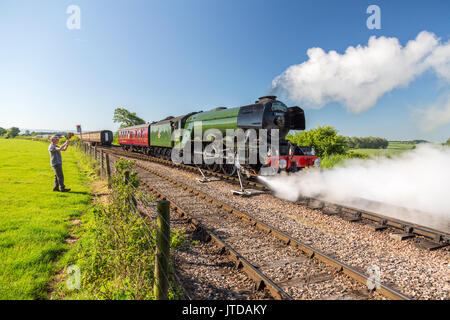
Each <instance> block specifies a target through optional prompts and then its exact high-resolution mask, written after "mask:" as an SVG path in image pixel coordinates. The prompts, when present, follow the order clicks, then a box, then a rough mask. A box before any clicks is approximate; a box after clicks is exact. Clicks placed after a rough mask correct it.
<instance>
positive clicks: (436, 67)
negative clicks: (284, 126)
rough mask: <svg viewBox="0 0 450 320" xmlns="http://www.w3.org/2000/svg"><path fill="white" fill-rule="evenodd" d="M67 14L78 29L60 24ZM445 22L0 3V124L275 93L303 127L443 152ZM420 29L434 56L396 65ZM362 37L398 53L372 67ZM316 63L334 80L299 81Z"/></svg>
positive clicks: (447, 8)
mask: <svg viewBox="0 0 450 320" xmlns="http://www.w3.org/2000/svg"><path fill="white" fill-rule="evenodd" d="M71 5H76V6H78V8H79V9H80V29H69V28H68V27H67V21H68V19H70V18H71V16H72V14H71V13H69V14H68V13H67V12H66V11H67V9H68V7H69V6H71ZM370 5H378V7H379V8H380V12H381V15H380V17H381V18H380V21H381V29H369V28H368V27H367V23H366V21H367V19H368V18H369V17H370V16H371V14H370V13H369V14H368V13H367V12H366V10H367V8H368V7H369V6H370ZM449 12H450V2H449V1H376V0H371V1H364V0H358V1H356V0H348V1H334V0H333V1H331V0H330V1H300V0H297V1H287V0H283V1H261V0H260V1H256V0H244V1H242V0H241V1H235V0H227V1H220V0H213V1H211V0H208V1H207V0H204V1H203V0H202V1H200V0H184V1H182V0H178V1H177V0H167V1H163V0H157V1H151V0H142V1H139V0H128V1H121V0H115V1H106V0H70V1H62V0H41V1H32V0H28V1H25V0H2V1H1V2H0V46H1V50H0V127H6V128H9V127H11V126H18V127H19V128H28V129H53V130H73V129H75V126H76V125H77V124H81V125H82V127H83V130H85V131H88V130H97V129H112V130H115V129H116V128H117V127H118V124H115V123H113V121H112V118H113V113H114V109H115V108H117V107H124V108H127V109H128V110H131V111H133V112H136V113H137V115H138V116H140V117H142V118H143V119H145V120H146V121H155V120H160V119H163V118H165V117H167V116H169V115H173V116H176V115H181V114H186V113H189V112H192V111H200V110H209V109H212V108H215V107H218V106H226V107H234V106H240V105H246V104H250V103H252V102H254V101H255V100H256V99H257V98H258V97H260V96H264V95H267V94H270V93H272V92H274V90H275V89H277V90H278V89H279V88H281V89H280V90H278V91H277V92H276V94H277V95H279V96H280V100H282V101H284V102H285V103H286V104H287V105H288V106H293V105H298V106H300V107H304V109H305V113H306V124H307V129H310V128H314V127H317V126H318V125H331V126H334V127H335V128H336V129H337V130H338V131H339V133H341V134H343V135H346V136H380V137H385V138H387V139H389V140H408V139H426V140H430V141H441V142H443V141H446V140H447V139H448V138H450V118H448V121H447V120H446V119H447V117H450V116H448V114H450V81H449V79H450V78H448V79H447V78H446V74H444V75H442V73H439V72H440V70H444V69H445V67H449V68H450V65H449V64H447V65H445V63H444V64H442V63H441V64H439V63H440V62H439V61H441V62H442V59H441V58H442V57H444V58H445V59H447V60H445V61H444V62H447V63H448V62H449V61H450V56H449V55H450V51H449V50H448V48H449V47H450V45H449V46H448V47H446V44H447V43H448V42H449V40H450V19H449V18H450V15H449ZM71 21H72V20H71ZM423 31H426V32H427V34H428V35H429V38H433V37H434V38H433V39H437V40H436V41H437V44H435V46H434V47H431V45H429V46H428V47H427V48H428V49H429V51H427V52H426V54H427V57H428V56H436V57H438V58H440V59H441V60H439V59H437V60H439V61H438V62H436V61H437V60H436V59H434V60H433V61H434V62H433V63H431V62H430V63H428V60H426V61H425V58H424V59H422V60H420V61H413V62H411V63H409V64H408V63H405V64H403V62H404V61H407V62H408V61H409V60H408V59H409V58H408V57H411V56H414V57H415V54H414V53H408V52H406V50H404V51H405V52H402V50H403V49H405V47H406V46H407V44H408V41H411V40H415V39H417V38H418V37H419V36H418V35H419V34H420V33H421V32H423ZM370 37H375V40H377V39H378V40H380V37H385V38H387V39H391V40H392V39H394V38H395V39H396V40H397V41H398V44H399V46H400V49H401V50H400V51H398V52H397V51H396V52H397V53H396V55H395V54H394V55H393V57H394V58H393V59H390V58H389V55H388V56H387V57H388V58H389V61H388V62H387V63H385V62H383V60H381V61H382V62H381V63H382V65H383V66H385V67H381V68H380V65H379V64H376V63H374V62H373V61H378V57H379V55H377V54H372V53H371V52H376V50H377V49H376V48H377V47H376V46H375V45H373V46H372V45H369V38H370ZM391 40H389V41H386V42H388V43H389V45H393V47H395V41H394V42H392V41H391ZM375 42H376V41H375ZM418 42H424V41H422V40H420V41H419V40H418ZM379 43H381V41H380V42H379ZM357 46H361V47H362V49H361V50H357V51H358V52H359V53H362V54H361V56H363V58H361V59H363V63H362V64H359V65H357V66H356V67H352V66H353V61H354V60H355V59H359V58H358V57H359V56H360V55H358V52H357V53H356V54H354V55H353V56H350V55H348V54H347V53H346V50H347V48H349V47H354V48H357ZM311 48H321V49H322V50H323V52H324V54H323V55H321V57H322V58H323V59H322V60H320V59H319V60H320V61H319V62H317V59H314V57H312V56H311V54H310V51H308V50H309V49H311ZM365 48H366V49H367V50H366V49H365ZM388 48H389V46H388ZM430 48H431V49H430ZM372 49H373V50H372ZM397 49H398V48H397ZM331 50H334V51H336V53H337V55H338V56H340V57H341V58H342V59H337V60H336V59H334V60H333V59H332V58H330V57H331V54H330V55H328V54H329V52H330V51H331ZM382 51H383V50H382ZM388 51H389V49H386V50H384V51H383V54H385V53H386V52H388ZM364 52H368V54H367V55H365V56H364V54H363V53H364ZM319 56H320V55H319ZM355 57H356V58H355ZM385 57H386V56H385ZM328 58H330V59H328ZM347 58H348V59H347ZM351 59H353V60H351ZM364 59H369V61H366V60H364ZM396 59H397V60H396ZM348 61H352V62H351V63H350V66H351V67H348V68H347V69H346V68H345V66H348V65H349V63H348ZM371 61H372V62H371ZM314 63H316V64H317V63H318V64H319V67H321V68H322V67H323V68H325V70H338V71H336V72H333V73H332V74H325V73H323V72H322V71H319V72H316V74H313V75H312V76H311V77H309V75H310V73H309V71H308V70H309V69H307V67H312V68H313V69H314V67H315V66H317V65H313V64H314ZM389 64H392V66H390V65H389ZM367 65H369V66H370V68H369V67H367V68H366V67H365V66H367ZM440 68H441V69H440ZM416 69H417V70H418V71H417V72H416V71H415V70H416ZM419 69H420V71H419ZM287 70H293V71H295V72H288V73H286V71H287ZM314 70H316V71H317V70H323V69H320V68H319V69H314ZM411 70H413V71H414V72H412V73H411ZM448 70H450V69H448ZM448 70H447V71H448ZM408 72H409V73H408ZM404 73H405V74H407V75H409V74H410V75H411V76H409V77H403V76H402V75H403V74H404ZM373 74H375V76H373ZM280 75H282V76H283V75H284V77H283V78H282V79H281V81H280V82H278V85H277V86H275V87H274V80H275V79H280V78H277V77H279V76H280ZM362 75H364V76H362ZM327 77H328V78H327ZM361 77H362V78H361ZM373 77H375V79H376V80H373ZM392 78H395V79H392ZM312 79H314V81H313V80H312ZM372 80H373V81H372ZM358 81H359V82H358ZM293 84H295V85H293ZM347 84H350V85H347ZM386 84H389V85H386ZM380 87H382V88H384V89H379V88H380ZM274 88H275V89H274ZM377 90H378V91H377ZM373 92H378V95H377V96H376V99H374V100H375V102H374V101H372V100H371V101H369V102H368V103H367V104H365V103H364V102H363V101H364V100H365V98H366V97H368V96H371V95H372V93H373ZM350 100H351V102H349V101H350ZM360 100H361V104H360V103H359V101H360ZM359 106H363V107H360V108H359ZM358 108H359V109H363V110H359V109H358ZM446 108H447V109H448V110H447V109H446ZM356 109H358V112H355V110H356ZM437 120H438V121H437ZM433 121H434V122H436V123H437V124H436V125H433V126H427V125H424V123H425V122H426V123H428V122H433Z"/></svg>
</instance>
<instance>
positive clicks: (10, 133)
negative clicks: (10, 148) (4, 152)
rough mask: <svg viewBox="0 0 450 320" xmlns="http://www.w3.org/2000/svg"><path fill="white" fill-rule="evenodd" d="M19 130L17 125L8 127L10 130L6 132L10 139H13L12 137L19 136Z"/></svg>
mask: <svg viewBox="0 0 450 320" xmlns="http://www.w3.org/2000/svg"><path fill="white" fill-rule="evenodd" d="M19 132H20V129H19V128H17V127H12V128H10V129H8V131H7V132H6V137H7V138H8V139H10V138H11V139H12V138H15V137H17V135H18V134H19Z"/></svg>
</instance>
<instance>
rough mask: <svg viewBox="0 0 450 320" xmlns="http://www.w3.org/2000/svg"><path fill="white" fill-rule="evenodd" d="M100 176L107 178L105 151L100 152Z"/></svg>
mask: <svg viewBox="0 0 450 320" xmlns="http://www.w3.org/2000/svg"><path fill="white" fill-rule="evenodd" d="M100 168H101V169H100V174H101V176H102V177H104V176H105V166H104V164H103V150H100Z"/></svg>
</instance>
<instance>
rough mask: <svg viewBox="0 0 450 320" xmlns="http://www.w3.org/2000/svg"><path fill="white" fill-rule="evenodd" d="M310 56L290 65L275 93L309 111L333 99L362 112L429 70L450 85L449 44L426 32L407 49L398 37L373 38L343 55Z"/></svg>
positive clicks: (274, 84)
mask: <svg viewBox="0 0 450 320" xmlns="http://www.w3.org/2000/svg"><path fill="white" fill-rule="evenodd" d="M307 54H308V57H309V59H308V60H307V61H305V62H303V63H301V64H298V65H292V66H290V67H289V68H287V69H286V70H285V71H284V72H283V73H282V74H280V75H279V76H277V77H276V78H275V79H274V80H273V81H272V91H274V92H276V91H281V93H284V94H287V95H288V97H289V98H290V99H291V100H292V101H294V102H298V103H300V104H303V105H305V106H307V107H311V108H321V107H323V106H324V105H325V104H327V103H329V102H334V101H335V102H340V103H342V104H343V105H345V106H346V107H347V109H348V110H349V111H350V112H353V113H361V112H363V111H366V110H368V109H370V108H371V107H373V106H374V105H375V104H376V102H377V100H378V99H379V98H380V97H381V96H383V95H384V94H385V93H387V92H389V91H391V90H393V89H395V88H398V87H402V86H407V85H408V84H409V83H410V82H411V81H413V80H414V79H415V78H416V77H417V76H419V75H421V74H422V73H424V72H425V71H427V70H433V71H434V72H435V73H436V74H437V75H438V76H439V77H441V78H443V79H445V80H447V81H450V42H447V43H445V44H443V43H441V41H440V39H439V38H437V37H436V35H435V34H434V33H431V32H428V31H422V32H420V33H419V34H418V35H417V37H416V38H415V39H414V40H411V41H409V42H408V43H407V44H406V46H405V47H402V46H401V44H400V42H399V40H398V39H397V38H387V37H379V38H376V37H375V36H372V37H370V39H369V42H368V44H367V46H361V45H358V46H356V47H348V48H347V49H346V51H345V53H344V54H339V53H337V52H336V51H334V50H332V51H329V52H328V53H326V52H325V51H324V50H323V49H321V48H311V49H309V50H308V52H307Z"/></svg>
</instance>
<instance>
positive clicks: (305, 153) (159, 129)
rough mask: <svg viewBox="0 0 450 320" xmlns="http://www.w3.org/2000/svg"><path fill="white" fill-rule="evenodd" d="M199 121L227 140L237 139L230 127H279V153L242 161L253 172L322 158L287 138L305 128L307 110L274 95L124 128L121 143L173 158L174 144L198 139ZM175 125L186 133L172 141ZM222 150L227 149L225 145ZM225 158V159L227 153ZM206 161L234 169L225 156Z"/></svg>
mask: <svg viewBox="0 0 450 320" xmlns="http://www.w3.org/2000/svg"><path fill="white" fill-rule="evenodd" d="M199 123H200V124H201V128H200V129H201V131H202V132H205V131H206V130H208V129H215V130H216V131H217V130H218V131H220V132H221V134H222V136H223V142H224V144H225V143H226V141H229V140H230V139H236V137H235V136H233V137H230V136H227V131H226V130H227V129H232V130H236V129H242V130H243V131H244V132H246V131H247V130H248V129H256V131H258V129H267V130H268V135H270V130H271V129H278V130H279V152H278V154H274V155H271V154H268V155H267V157H266V161H264V163H261V162H260V161H259V157H258V163H256V164H250V163H249V162H248V159H244V163H243V164H241V165H242V166H243V167H244V168H246V169H247V170H250V171H252V172H253V173H257V172H258V170H259V169H260V168H261V167H263V166H271V167H272V168H275V169H276V170H286V171H288V172H295V171H297V170H300V169H302V168H304V167H309V166H314V165H315V166H317V165H320V160H319V159H317V157H316V156H315V155H314V154H313V153H314V152H312V150H311V149H310V148H308V147H299V146H296V145H294V144H292V143H290V142H288V141H286V140H285V137H286V135H287V133H288V132H289V130H304V129H305V115H304V111H303V110H302V109H301V108H299V107H290V108H288V107H286V105H285V104H284V103H282V102H281V101H278V100H276V97H275V96H265V97H261V98H259V100H258V101H256V102H255V103H254V104H250V105H246V106H241V107H235V108H224V107H219V108H215V109H213V110H210V111H207V112H202V111H201V112H193V113H189V114H186V115H182V116H178V117H168V118H166V119H164V120H161V121H158V122H153V123H147V124H143V125H138V126H133V127H126V128H121V129H119V132H118V135H119V144H120V145H121V146H122V148H123V149H124V150H127V151H135V152H142V153H145V154H147V155H151V156H156V157H162V158H165V159H171V154H172V149H173V148H174V147H177V148H184V147H185V146H186V144H187V143H194V140H195V139H198V138H197V137H195V136H194V131H195V130H196V129H197V128H195V126H198V124H199ZM176 129H184V133H183V135H181V136H179V137H178V138H177V139H175V141H173V139H172V133H173V132H174V130H176ZM257 138H259V137H257ZM269 138H270V136H269ZM197 141H198V140H197ZM211 141H212V140H207V141H206V140H203V141H202V143H203V145H204V146H206V145H207V144H210V143H211ZM247 148H248V145H247ZM190 150H194V148H193V147H192V148H190ZM202 150H203V149H202ZM223 150H224V151H223V152H224V153H225V150H227V149H226V146H224V148H223ZM222 158H223V160H224V159H225V154H224V155H223V157H222ZM240 160H241V159H240ZM205 165H206V167H207V168H208V169H209V170H212V171H219V170H220V171H222V172H224V173H225V174H229V175H232V174H234V172H235V165H234V164H229V163H226V161H225V160H224V161H223V163H222V161H221V162H220V163H219V164H217V163H213V164H205Z"/></svg>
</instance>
